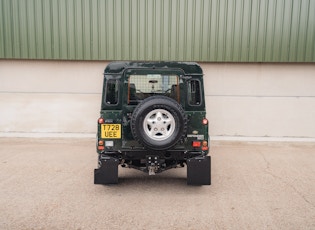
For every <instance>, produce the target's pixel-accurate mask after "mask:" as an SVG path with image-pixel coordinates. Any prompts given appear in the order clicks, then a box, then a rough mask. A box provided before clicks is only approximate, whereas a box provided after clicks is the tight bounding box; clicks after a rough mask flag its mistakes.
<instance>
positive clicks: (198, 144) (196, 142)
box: [192, 141, 201, 148]
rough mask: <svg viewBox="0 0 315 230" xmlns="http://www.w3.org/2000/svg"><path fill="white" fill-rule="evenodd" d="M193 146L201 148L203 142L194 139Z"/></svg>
mask: <svg viewBox="0 0 315 230" xmlns="http://www.w3.org/2000/svg"><path fill="white" fill-rule="evenodd" d="M192 146H193V147H194V148H200V146H201V142H200V141H193V142H192Z"/></svg>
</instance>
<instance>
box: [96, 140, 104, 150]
mask: <svg viewBox="0 0 315 230" xmlns="http://www.w3.org/2000/svg"><path fill="white" fill-rule="evenodd" d="M97 144H98V145H97V149H98V150H104V149H105V146H104V141H102V140H100V141H98V143H97Z"/></svg>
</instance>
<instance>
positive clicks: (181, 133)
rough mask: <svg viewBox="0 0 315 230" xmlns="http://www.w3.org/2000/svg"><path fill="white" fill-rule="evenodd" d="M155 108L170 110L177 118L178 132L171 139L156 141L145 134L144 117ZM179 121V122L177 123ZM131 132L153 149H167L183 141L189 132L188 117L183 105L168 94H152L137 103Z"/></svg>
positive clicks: (146, 146)
mask: <svg viewBox="0 0 315 230" xmlns="http://www.w3.org/2000/svg"><path fill="white" fill-rule="evenodd" d="M154 109H165V110H167V111H168V112H170V113H171V114H172V115H173V116H174V117H175V118H176V120H177V122H176V126H177V127H176V129H177V132H176V133H175V134H174V136H173V137H172V138H171V139H170V140H166V141H161V142H158V141H154V140H150V138H148V136H145V135H144V130H143V128H142V127H143V124H142V123H143V119H144V117H145V116H146V115H147V113H148V112H150V111H152V110H154ZM177 123H178V124H177ZM130 124H131V132H132V135H133V137H134V138H135V140H137V141H138V142H139V143H140V144H142V145H143V146H144V147H145V148H147V149H151V150H167V149H170V148H171V147H173V146H174V145H176V144H177V143H178V142H179V141H182V140H183V139H184V137H185V136H186V132H187V117H186V115H185V111H184V110H183V108H182V106H181V105H180V104H178V102H177V101H175V100H174V99H172V98H169V97H167V96H162V95H158V96H152V97H149V98H146V99H145V100H143V101H142V102H141V103H140V104H138V105H137V107H136V108H135V110H134V111H133V114H132V117H131V122H130Z"/></svg>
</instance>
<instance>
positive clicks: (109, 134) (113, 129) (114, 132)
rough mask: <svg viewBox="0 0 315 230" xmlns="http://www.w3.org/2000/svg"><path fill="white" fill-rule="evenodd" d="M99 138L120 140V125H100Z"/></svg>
mask: <svg viewBox="0 0 315 230" xmlns="http://www.w3.org/2000/svg"><path fill="white" fill-rule="evenodd" d="M101 138H104V139H120V138H121V124H102V125H101Z"/></svg>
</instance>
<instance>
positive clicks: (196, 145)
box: [192, 141, 209, 151]
mask: <svg viewBox="0 0 315 230" xmlns="http://www.w3.org/2000/svg"><path fill="white" fill-rule="evenodd" d="M192 147H194V148H201V150H203V151H207V150H208V149H209V147H208V141H193V142H192Z"/></svg>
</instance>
